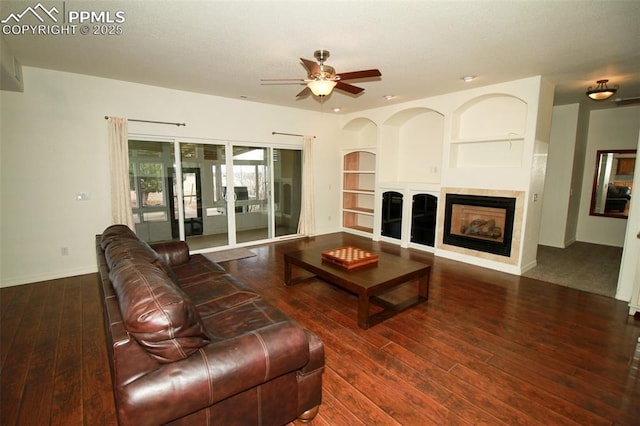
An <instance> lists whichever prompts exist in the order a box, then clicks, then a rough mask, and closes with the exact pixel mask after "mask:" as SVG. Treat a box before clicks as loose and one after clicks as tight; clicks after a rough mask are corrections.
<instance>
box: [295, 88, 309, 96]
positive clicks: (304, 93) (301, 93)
mask: <svg viewBox="0 0 640 426" xmlns="http://www.w3.org/2000/svg"><path fill="white" fill-rule="evenodd" d="M310 94H311V89H309V87H305V88H304V89H302V91H301V92H300V93H298V94H297V95H296V98H304V97H305V96H309V95H310Z"/></svg>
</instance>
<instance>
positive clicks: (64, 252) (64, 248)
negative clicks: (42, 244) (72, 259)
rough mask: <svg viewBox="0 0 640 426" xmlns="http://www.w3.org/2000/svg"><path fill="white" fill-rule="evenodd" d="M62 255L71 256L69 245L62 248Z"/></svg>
mask: <svg viewBox="0 0 640 426" xmlns="http://www.w3.org/2000/svg"><path fill="white" fill-rule="evenodd" d="M60 256H69V247H62V248H60Z"/></svg>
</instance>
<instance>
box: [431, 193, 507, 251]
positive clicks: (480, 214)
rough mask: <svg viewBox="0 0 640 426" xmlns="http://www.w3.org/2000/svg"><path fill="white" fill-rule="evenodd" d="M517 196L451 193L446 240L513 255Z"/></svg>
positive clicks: (469, 246) (473, 248)
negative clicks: (512, 241) (512, 243)
mask: <svg viewBox="0 0 640 426" xmlns="http://www.w3.org/2000/svg"><path fill="white" fill-rule="evenodd" d="M515 209H516V199H515V198H509V197H494V196H484V195H461V194H447V195H446V204H445V213H444V234H443V243H444V244H449V245H453V246H458V247H463V248H467V249H471V250H477V251H481V252H485V253H493V254H497V255H500V256H506V257H509V256H511V240H512V237H513V225H514V215H515Z"/></svg>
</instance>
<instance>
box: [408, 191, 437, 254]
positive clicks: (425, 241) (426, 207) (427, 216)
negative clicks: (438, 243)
mask: <svg viewBox="0 0 640 426" xmlns="http://www.w3.org/2000/svg"><path fill="white" fill-rule="evenodd" d="M437 211H438V198H437V197H435V196H433V195H431V194H415V195H414V196H413V200H412V206H411V242H412V243H416V244H422V245H426V246H430V247H434V243H435V239H436V212H437Z"/></svg>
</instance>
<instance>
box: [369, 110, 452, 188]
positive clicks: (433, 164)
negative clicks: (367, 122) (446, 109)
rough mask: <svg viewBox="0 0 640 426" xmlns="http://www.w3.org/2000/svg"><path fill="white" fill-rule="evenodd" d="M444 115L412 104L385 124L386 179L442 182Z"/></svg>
mask: <svg viewBox="0 0 640 426" xmlns="http://www.w3.org/2000/svg"><path fill="white" fill-rule="evenodd" d="M443 141H444V115H443V114H441V113H439V112H438V111H435V110H432V109H429V108H409V109H406V110H403V111H399V112H398V113H396V114H394V115H393V116H391V117H390V118H389V119H388V120H386V121H385V122H384V124H383V125H382V136H381V141H380V150H379V153H380V155H381V157H380V158H381V160H383V161H381V164H380V169H381V170H380V179H381V181H384V182H420V183H439V182H440V167H441V162H442V147H443Z"/></svg>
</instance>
